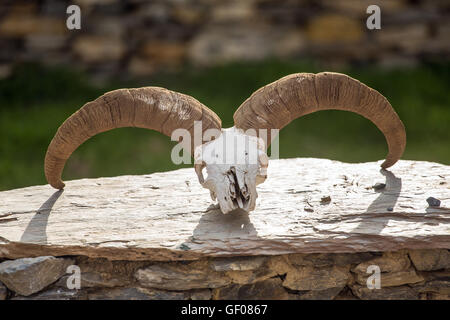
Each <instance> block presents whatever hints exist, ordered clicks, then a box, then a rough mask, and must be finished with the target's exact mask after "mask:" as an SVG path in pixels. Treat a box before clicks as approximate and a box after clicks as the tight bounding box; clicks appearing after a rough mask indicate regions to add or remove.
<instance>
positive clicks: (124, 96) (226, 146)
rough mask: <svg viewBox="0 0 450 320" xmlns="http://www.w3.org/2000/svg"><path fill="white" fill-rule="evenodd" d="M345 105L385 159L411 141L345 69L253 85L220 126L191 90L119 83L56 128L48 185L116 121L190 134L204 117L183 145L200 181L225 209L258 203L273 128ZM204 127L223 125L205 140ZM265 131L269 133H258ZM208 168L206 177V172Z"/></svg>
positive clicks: (57, 182) (392, 159) (393, 158)
mask: <svg viewBox="0 0 450 320" xmlns="http://www.w3.org/2000/svg"><path fill="white" fill-rule="evenodd" d="M328 109H336V110H345V111H351V112H355V113H358V114H360V115H362V116H364V117H365V118H367V119H369V120H371V121H372V122H373V123H374V124H375V125H376V126H377V127H378V128H379V129H380V130H381V132H382V133H383V134H384V136H385V138H386V141H387V144H388V147H389V153H388V155H387V157H386V160H385V161H384V162H383V163H382V164H381V166H382V168H388V167H390V166H392V165H393V164H394V163H396V162H397V161H398V160H399V159H400V157H401V156H402V154H403V151H404V149H405V145H406V133H405V128H404V126H403V123H402V121H401V120H400V118H399V117H398V115H397V113H396V112H395V111H394V109H393V108H392V106H391V105H390V103H389V102H388V100H387V99H386V98H385V97H383V96H382V95H381V94H380V93H379V92H377V91H376V90H374V89H371V88H369V87H368V86H366V85H364V84H362V83H361V82H359V81H358V80H355V79H353V78H351V77H349V76H346V75H344V74H340V73H332V72H322V73H318V74H311V73H296V74H291V75H288V76H286V77H284V78H281V79H279V80H277V81H275V82H273V83H271V84H268V85H266V86H264V87H262V88H260V89H259V90H257V91H256V92H254V93H253V94H252V95H251V96H250V97H249V98H248V99H247V100H246V101H244V103H242V105H241V106H240V107H239V108H238V109H237V111H236V112H235V114H234V116H233V118H234V124H235V125H234V127H232V128H228V129H222V127H221V121H220V118H219V117H218V116H217V115H216V114H215V113H214V112H213V111H211V110H210V109H208V108H207V107H206V106H204V105H203V104H202V103H200V102H199V101H197V100H196V99H194V98H192V97H191V96H188V95H184V94H181V93H177V92H174V91H170V90H167V89H164V88H159V87H144V88H136V89H119V90H114V91H111V92H108V93H106V94H104V95H103V96H101V97H99V98H97V99H96V100H94V101H92V102H88V103H87V104H85V105H84V106H83V107H82V108H80V109H79V110H78V111H77V112H75V113H74V114H73V115H72V116H70V117H69V118H68V119H67V120H66V121H65V122H64V123H63V124H62V125H61V126H60V127H59V128H58V130H57V132H56V134H55V136H54V137H53V139H52V141H51V143H50V145H49V147H48V150H47V153H46V157H45V176H46V179H47V181H48V182H49V184H50V185H52V186H53V187H55V188H57V189H63V188H64V186H65V185H64V183H63V182H62V180H61V174H62V171H63V169H64V165H65V163H66V161H67V159H68V158H69V157H70V155H71V154H72V152H73V151H75V150H76V148H78V146H80V145H81V144H82V143H83V142H84V141H86V140H87V139H89V138H90V137H92V136H94V135H96V134H98V133H100V132H104V131H108V130H111V129H114V128H119V127H139V128H146V129H152V130H157V131H159V132H161V133H163V134H165V135H168V136H171V135H172V133H173V132H174V130H176V129H180V128H181V129H184V130H186V131H187V132H188V133H189V134H190V135H191V136H192V137H193V136H194V134H195V127H196V126H195V123H198V122H200V123H201V134H202V138H201V139H192V143H189V144H188V145H185V148H186V149H189V151H190V153H191V154H193V155H194V159H195V164H194V168H195V172H196V174H197V176H198V179H199V182H200V183H201V185H202V186H203V187H204V188H207V189H209V191H210V194H211V198H212V199H213V200H216V199H217V201H218V203H219V206H220V209H221V211H222V212H223V213H228V212H231V211H233V210H234V209H237V208H241V209H243V210H246V211H252V210H254V209H255V203H256V198H257V197H258V194H257V191H256V186H257V185H258V184H260V183H262V182H264V181H265V179H266V177H267V173H266V169H267V166H268V157H267V155H266V149H267V148H268V147H269V145H270V143H271V142H272V140H273V138H274V137H273V136H272V132H273V130H274V129H275V130H279V129H282V128H283V127H284V126H286V125H287V124H289V123H290V122H291V121H293V120H295V119H297V118H299V117H301V116H303V115H306V114H309V113H313V112H316V111H320V110H328ZM207 130H215V131H216V132H218V134H217V136H216V137H215V139H214V140H212V141H211V140H208V141H205V140H203V134H204V133H205V132H206V131H207ZM261 133H264V134H261ZM205 170H206V173H207V177H206V179H205V178H204V176H203V172H204V171H205Z"/></svg>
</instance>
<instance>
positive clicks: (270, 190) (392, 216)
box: [0, 158, 450, 261]
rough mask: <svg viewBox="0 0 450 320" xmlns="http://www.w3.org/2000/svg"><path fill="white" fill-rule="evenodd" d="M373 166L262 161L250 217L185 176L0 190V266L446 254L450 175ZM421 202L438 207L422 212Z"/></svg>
mask: <svg viewBox="0 0 450 320" xmlns="http://www.w3.org/2000/svg"><path fill="white" fill-rule="evenodd" d="M380 164H381V161H379V162H370V163H360V164H349V163H342V162H338V161H331V160H325V159H312V158H298V159H284V160H271V161H270V163H269V169H268V175H269V178H268V179H267V180H266V182H265V183H263V184H261V185H260V186H258V193H259V198H258V200H257V207H256V210H255V211H253V212H251V213H250V214H247V213H245V212H240V211H237V212H233V213H230V214H227V215H224V214H222V213H221V212H220V210H218V209H216V207H215V206H214V205H212V201H211V199H210V196H209V191H208V190H206V189H203V188H202V187H201V186H200V184H199V183H198V181H197V177H196V175H195V173H194V169H193V168H188V169H180V170H175V171H171V172H164V173H154V174H149V175H141V176H118V177H112V178H98V179H82V180H73V181H68V182H67V183H66V189H65V190H64V191H62V192H61V191H56V190H55V189H53V188H51V187H50V186H49V185H44V186H34V187H28V188H22V189H16V190H10V191H3V192H0V258H1V257H4V258H22V257H33V256H43V255H52V256H64V255H86V256H89V257H106V258H108V259H111V260H158V261H170V260H194V259H198V258H201V257H205V256H247V255H250V256H252V255H279V254H288V253H314V252H334V253H336V252H368V251H395V250H399V249H404V248H406V249H430V248H446V249H450V166H445V165H442V164H437V163H432V162H424V161H400V162H398V163H397V164H396V165H395V166H393V167H392V170H391V171H386V170H380V167H379V165H380ZM376 183H384V184H386V187H384V188H381V189H380V188H379V187H377V188H373V186H374V185H375V184H376ZM328 197H329V198H328ZM429 197H434V198H436V199H439V200H440V201H441V205H440V207H430V206H429V205H428V203H427V201H426V199H427V198H429ZM323 199H326V200H323Z"/></svg>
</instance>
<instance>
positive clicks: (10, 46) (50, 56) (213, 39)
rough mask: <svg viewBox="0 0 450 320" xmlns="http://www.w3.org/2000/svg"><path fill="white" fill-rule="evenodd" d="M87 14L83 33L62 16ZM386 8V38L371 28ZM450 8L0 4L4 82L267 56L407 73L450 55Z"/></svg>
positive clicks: (269, 1) (192, 0)
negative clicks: (51, 73)
mask: <svg viewBox="0 0 450 320" xmlns="http://www.w3.org/2000/svg"><path fill="white" fill-rule="evenodd" d="M69 4H77V5H79V6H80V7H81V30H72V31H69V30H68V29H67V28H66V25H65V21H66V18H67V14H66V8H67V6H68V5H69ZM370 4H378V5H380V7H381V14H382V15H381V17H382V20H381V27H382V29H381V30H372V31H371V30H368V29H367V28H366V19H367V16H368V14H367V13H366V9H367V6H368V5H370ZM449 21H450V3H449V2H448V1H434V0H409V1H408V0H391V1H387V0H385V1H374V0H363V1H360V0H347V1H334V0H320V1H309V0H298V1H291V0H284V1H275V0H234V1H219V0H170V1H165V0H155V1H144V0H128V1H118V0H117V1H116V0H75V1H61V0H41V1H7V2H6V3H5V2H4V1H3V2H2V4H0V46H1V47H2V50H1V52H0V75H1V76H5V75H7V74H8V72H9V70H10V69H11V66H12V63H13V62H17V61H24V60H32V61H36V60H37V61H41V62H44V63H52V64H54V63H64V64H69V65H74V66H78V67H82V68H84V69H87V70H89V71H91V72H95V73H101V74H108V75H111V74H131V75H133V76H145V75H149V74H152V73H154V72H156V71H158V70H173V69H176V68H177V67H179V66H181V65H184V64H185V63H192V64H195V65H214V64H218V63H223V62H227V61H233V60H240V61H242V60H260V59H264V58H268V57H278V58H285V57H314V58H317V59H322V61H326V62H327V63H332V64H333V63H338V64H340V63H346V62H354V61H356V62H364V61H366V62H367V61H370V62H376V63H380V64H382V65H399V64H400V65H405V64H406V65H410V64H414V63H416V62H417V61H418V60H419V59H422V58H424V57H431V58H433V57H440V58H442V57H445V58H448V57H449V53H450V38H449V37H448V34H449V32H450V22H449Z"/></svg>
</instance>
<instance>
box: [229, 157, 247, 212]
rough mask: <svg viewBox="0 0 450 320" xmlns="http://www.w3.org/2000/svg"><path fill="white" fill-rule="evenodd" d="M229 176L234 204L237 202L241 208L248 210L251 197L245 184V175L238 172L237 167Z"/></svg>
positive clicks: (231, 170) (231, 169) (232, 169)
mask: <svg viewBox="0 0 450 320" xmlns="http://www.w3.org/2000/svg"><path fill="white" fill-rule="evenodd" d="M227 175H228V178H229V180H230V193H231V196H232V200H233V202H236V203H237V205H238V206H239V208H242V209H246V208H247V206H248V202H249V199H250V195H249V194H248V190H247V185H246V184H245V178H244V175H245V173H244V172H242V171H241V170H236V167H234V166H232V167H230V170H229V171H228V173H227Z"/></svg>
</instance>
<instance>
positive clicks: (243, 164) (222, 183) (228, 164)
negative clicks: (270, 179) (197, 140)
mask: <svg viewBox="0 0 450 320" xmlns="http://www.w3.org/2000/svg"><path fill="white" fill-rule="evenodd" d="M194 159H195V165H194V167H195V172H196V173H197V176H198V180H199V182H200V184H201V185H202V186H203V188H206V189H209V191H210V194H211V199H212V200H213V201H215V200H216V199H217V201H218V202H219V206H220V210H221V211H222V212H223V213H228V212H230V211H233V210H235V209H238V208H241V209H244V210H245V211H247V212H248V211H252V210H254V209H255V204H256V198H257V197H258V193H257V192H256V186H257V185H258V184H260V183H262V182H264V181H265V180H266V178H267V166H268V157H267V154H266V152H265V144H264V141H263V140H262V139H261V138H258V137H256V136H251V135H247V134H245V133H244V132H243V130H241V129H237V128H235V127H232V128H229V129H223V130H222V134H221V135H220V136H219V137H218V138H217V139H215V140H212V141H210V142H207V143H205V144H202V145H200V146H198V147H197V148H196V149H195V153H194ZM204 168H206V172H207V174H208V176H207V178H206V180H205V179H204V177H203V169H204Z"/></svg>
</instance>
